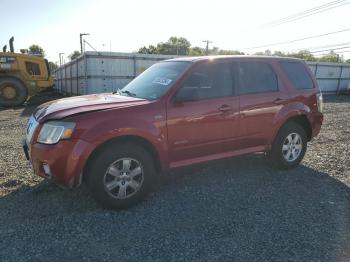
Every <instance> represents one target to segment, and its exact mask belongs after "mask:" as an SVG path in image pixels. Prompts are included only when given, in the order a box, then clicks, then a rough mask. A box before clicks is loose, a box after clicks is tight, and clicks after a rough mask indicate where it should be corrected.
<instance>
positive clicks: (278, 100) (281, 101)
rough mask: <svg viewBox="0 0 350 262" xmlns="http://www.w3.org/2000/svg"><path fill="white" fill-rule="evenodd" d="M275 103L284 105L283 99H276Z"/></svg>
mask: <svg viewBox="0 0 350 262" xmlns="http://www.w3.org/2000/svg"><path fill="white" fill-rule="evenodd" d="M273 103H274V104H276V105H280V104H282V103H283V99H282V98H276V99H275V100H273Z"/></svg>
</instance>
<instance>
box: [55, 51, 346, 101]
mask: <svg viewBox="0 0 350 262" xmlns="http://www.w3.org/2000/svg"><path fill="white" fill-rule="evenodd" d="M174 57H175V56H169V55H145V54H131V53H114V52H86V53H84V55H82V56H80V57H78V58H77V59H75V60H73V61H71V62H69V63H67V64H64V65H62V66H61V67H59V68H58V69H57V70H56V71H55V72H54V74H55V77H56V84H55V89H57V90H58V91H59V92H61V93H65V94H70V95H85V94H93V93H104V92H112V91H115V90H117V89H118V88H122V87H123V86H125V85H126V84H127V83H129V82H130V81H131V80H132V79H133V78H135V77H136V76H137V75H139V74H140V73H142V72H143V71H144V70H145V69H147V68H148V67H149V66H151V65H152V64H154V63H156V62H158V61H161V60H165V59H170V58H174ZM308 65H309V67H310V68H311V71H312V72H313V73H314V74H315V76H316V79H317V81H318V84H319V86H320V88H321V90H322V92H323V93H342V92H349V91H350V64H341V63H324V62H308Z"/></svg>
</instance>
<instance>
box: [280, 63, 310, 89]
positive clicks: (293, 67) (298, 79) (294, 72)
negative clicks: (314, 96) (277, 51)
mask: <svg viewBox="0 0 350 262" xmlns="http://www.w3.org/2000/svg"><path fill="white" fill-rule="evenodd" d="M280 64H281V66H282V68H283V70H284V71H285V72H286V74H287V76H288V79H289V81H290V82H291V83H292V84H293V86H294V87H295V88H296V89H312V88H313V87H314V83H313V82H312V79H311V77H310V75H309V73H308V71H307V70H306V68H305V65H304V64H302V63H300V62H280Z"/></svg>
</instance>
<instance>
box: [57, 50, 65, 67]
mask: <svg viewBox="0 0 350 262" xmlns="http://www.w3.org/2000/svg"><path fill="white" fill-rule="evenodd" d="M58 55H59V57H60V66H61V65H62V55H64V53H59V54H58Z"/></svg>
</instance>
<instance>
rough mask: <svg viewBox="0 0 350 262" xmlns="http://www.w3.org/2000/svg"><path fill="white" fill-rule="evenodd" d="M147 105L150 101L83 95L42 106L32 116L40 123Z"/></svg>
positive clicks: (116, 96)
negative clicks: (93, 112) (88, 113)
mask: <svg viewBox="0 0 350 262" xmlns="http://www.w3.org/2000/svg"><path fill="white" fill-rule="evenodd" d="M147 103H150V101H148V100H145V99H141V98H136V97H127V96H120V95H117V94H111V93H108V94H95V95H84V96H75V97H70V98H62V99H58V100H54V101H51V102H48V103H45V104H42V105H40V106H39V107H38V108H37V109H36V111H35V112H34V113H33V114H34V117H35V119H36V120H37V121H39V122H42V121H45V120H49V119H62V118H65V117H67V116H71V115H76V114H81V113H86V112H92V111H100V110H107V109H113V108H121V107H129V106H135V105H140V104H147Z"/></svg>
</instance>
